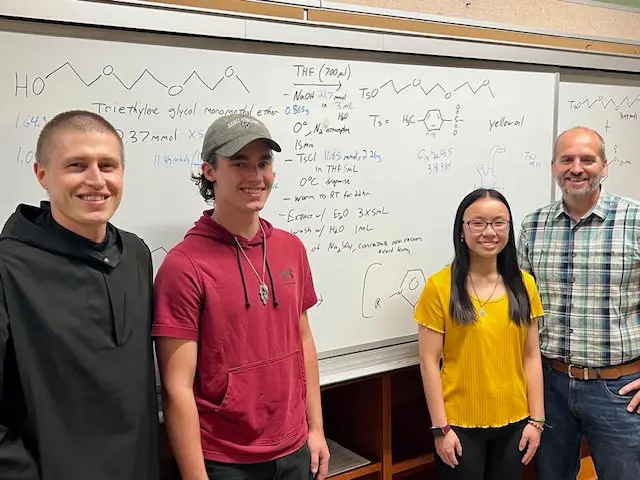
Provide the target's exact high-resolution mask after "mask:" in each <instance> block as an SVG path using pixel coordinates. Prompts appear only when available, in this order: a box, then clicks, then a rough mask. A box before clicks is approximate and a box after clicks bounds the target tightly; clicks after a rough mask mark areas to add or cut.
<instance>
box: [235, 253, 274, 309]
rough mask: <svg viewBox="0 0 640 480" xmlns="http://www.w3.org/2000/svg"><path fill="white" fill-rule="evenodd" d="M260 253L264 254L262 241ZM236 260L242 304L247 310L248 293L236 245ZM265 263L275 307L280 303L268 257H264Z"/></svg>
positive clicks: (249, 303) (248, 302)
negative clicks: (240, 284) (242, 294)
mask: <svg viewBox="0 0 640 480" xmlns="http://www.w3.org/2000/svg"><path fill="white" fill-rule="evenodd" d="M262 254H263V255H264V254H265V248H264V242H263V243H262ZM236 261H237V262H238V270H240V279H241V280H242V290H243V292H244V304H245V307H246V308H247V310H248V309H249V308H251V302H250V301H249V294H248V293H247V283H246V282H245V279H244V270H243V269H242V262H241V261H240V248H239V247H238V245H236ZM265 263H266V265H267V273H268V275H269V283H270V284H271V296H272V298H273V300H272V301H273V306H274V307H277V306H278V305H280V302H278V297H277V296H276V286H275V283H274V282H273V275H272V274H271V267H270V266H269V259H268V258H267V259H265Z"/></svg>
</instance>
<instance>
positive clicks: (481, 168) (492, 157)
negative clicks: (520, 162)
mask: <svg viewBox="0 0 640 480" xmlns="http://www.w3.org/2000/svg"><path fill="white" fill-rule="evenodd" d="M506 151H507V147H505V146H504V145H494V146H493V147H491V150H489V155H488V156H487V163H486V164H485V165H482V164H480V165H478V166H477V167H476V171H477V172H478V175H480V183H476V184H475V185H474V188H493V189H495V190H503V189H504V187H502V186H499V185H498V178H497V177H496V174H495V163H496V155H497V154H499V153H505V152H506Z"/></svg>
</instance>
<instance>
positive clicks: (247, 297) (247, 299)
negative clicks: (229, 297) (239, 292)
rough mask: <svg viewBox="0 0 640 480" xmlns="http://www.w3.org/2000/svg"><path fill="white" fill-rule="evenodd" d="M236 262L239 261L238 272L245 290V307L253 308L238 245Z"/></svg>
mask: <svg viewBox="0 0 640 480" xmlns="http://www.w3.org/2000/svg"><path fill="white" fill-rule="evenodd" d="M236 260H237V261H238V270H240V278H241V279H242V289H243V290H244V305H245V307H247V309H249V308H251V302H249V295H248V294H247V284H246V282H245V281H244V272H243V271H242V262H241V261H240V249H239V248H238V246H237V245H236Z"/></svg>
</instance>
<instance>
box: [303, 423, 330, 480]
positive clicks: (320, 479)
mask: <svg viewBox="0 0 640 480" xmlns="http://www.w3.org/2000/svg"><path fill="white" fill-rule="evenodd" d="M307 445H308V447H309V452H310V453H311V473H313V475H314V476H315V478H316V480H324V478H325V477H326V476H327V472H328V470H329V447H328V446H327V440H326V438H324V433H323V432H322V431H320V432H316V431H313V430H311V431H309V437H308V440H307Z"/></svg>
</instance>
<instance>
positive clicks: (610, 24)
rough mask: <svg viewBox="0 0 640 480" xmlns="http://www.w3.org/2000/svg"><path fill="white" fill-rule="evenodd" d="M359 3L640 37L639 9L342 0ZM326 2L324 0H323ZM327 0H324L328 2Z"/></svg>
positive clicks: (516, 0) (524, 1) (555, 2)
mask: <svg viewBox="0 0 640 480" xmlns="http://www.w3.org/2000/svg"><path fill="white" fill-rule="evenodd" d="M341 2H342V3H343V4H345V5H346V4H349V5H351V6H353V7H355V8H358V7H362V6H365V7H376V8H384V9H391V10H396V11H402V12H403V13H404V14H405V15H407V14H408V15H412V14H413V15H415V14H429V15H442V16H445V17H456V18H459V19H467V20H472V21H482V22H490V23H493V24H502V25H508V26H518V27H522V28H524V29H527V30H531V29H536V30H546V31H555V32H561V33H564V34H573V35H584V36H589V37H605V38H611V39H614V38H615V39H620V40H621V41H636V42H638V41H640V13H633V12H629V11H624V10H619V9H615V8H605V7H602V6H592V5H582V4H579V3H572V2H568V1H565V0H455V1H452V0H341ZM324 3H327V2H323V4H324ZM328 4H329V3H327V5H328Z"/></svg>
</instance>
